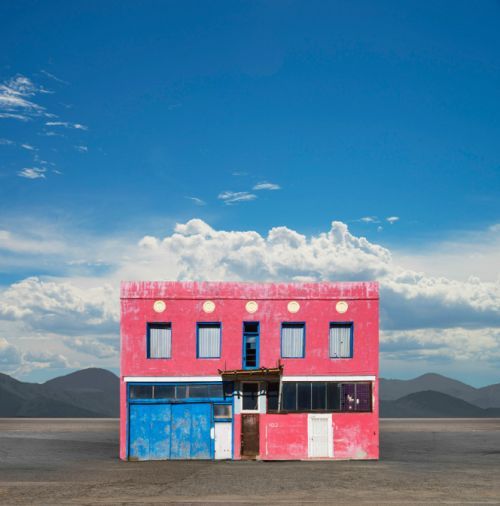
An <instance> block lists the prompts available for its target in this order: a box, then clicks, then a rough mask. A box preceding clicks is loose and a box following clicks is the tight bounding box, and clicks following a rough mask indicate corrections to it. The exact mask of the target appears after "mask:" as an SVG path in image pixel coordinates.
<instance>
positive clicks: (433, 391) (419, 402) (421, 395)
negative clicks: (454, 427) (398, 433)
mask: <svg viewBox="0 0 500 506" xmlns="http://www.w3.org/2000/svg"><path fill="white" fill-rule="evenodd" d="M380 416H381V417H383V418H405V417H411V418H414V417H416V418H418V417H423V418H448V417H449V418H452V417H459V418H468V417H470V418H477V417H500V383H497V384H495V385H489V386H486V387H482V388H474V387H471V386H470V385H467V384H465V383H462V382H461V381H457V380H453V379H450V378H447V377H446V376H441V375H440V374H432V373H429V374H424V375H422V376H419V377H418V378H415V379H411V380H393V379H384V378H381V379H380Z"/></svg>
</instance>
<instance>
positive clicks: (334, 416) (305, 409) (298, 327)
mask: <svg viewBox="0 0 500 506" xmlns="http://www.w3.org/2000/svg"><path fill="white" fill-rule="evenodd" d="M378 314H379V296H378V285H377V283H374V282H369V283H361V282H359V283H358V282H356V283H326V282H325V283H290V284H288V283H223V282H201V283H197V282H125V283H122V286H121V372H120V380H121V387H120V388H121V390H120V395H121V407H120V458H121V459H124V460H152V459H243V458H249V459H262V460H289V459H299V460H305V459H377V458H378V455H379V425H378V339H379V336H378V332H379V331H378V329H379V325H378Z"/></svg>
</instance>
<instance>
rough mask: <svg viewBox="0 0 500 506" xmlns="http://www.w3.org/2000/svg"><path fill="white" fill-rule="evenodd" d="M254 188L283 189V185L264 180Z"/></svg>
mask: <svg viewBox="0 0 500 506" xmlns="http://www.w3.org/2000/svg"><path fill="white" fill-rule="evenodd" d="M252 189H253V190H257V191H258V190H281V186H280V185H279V184H275V183H267V182H265V181H264V182H262V183H257V184H256V185H255V186H254V187H253V188H252Z"/></svg>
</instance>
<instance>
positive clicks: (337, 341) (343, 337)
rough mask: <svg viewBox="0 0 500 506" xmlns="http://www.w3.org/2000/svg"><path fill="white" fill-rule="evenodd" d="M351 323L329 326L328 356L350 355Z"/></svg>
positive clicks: (347, 356)
mask: <svg viewBox="0 0 500 506" xmlns="http://www.w3.org/2000/svg"><path fill="white" fill-rule="evenodd" d="M351 329H352V327H351V325H350V324H346V325H331V326H330V357H332V358H350V357H351Z"/></svg>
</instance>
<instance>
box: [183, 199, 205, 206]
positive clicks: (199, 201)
mask: <svg viewBox="0 0 500 506" xmlns="http://www.w3.org/2000/svg"><path fill="white" fill-rule="evenodd" d="M186 198H187V199H188V200H191V201H192V202H193V203H195V204H196V205H197V206H206V205H207V203H206V202H205V201H204V200H202V199H200V198H198V197H186Z"/></svg>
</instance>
